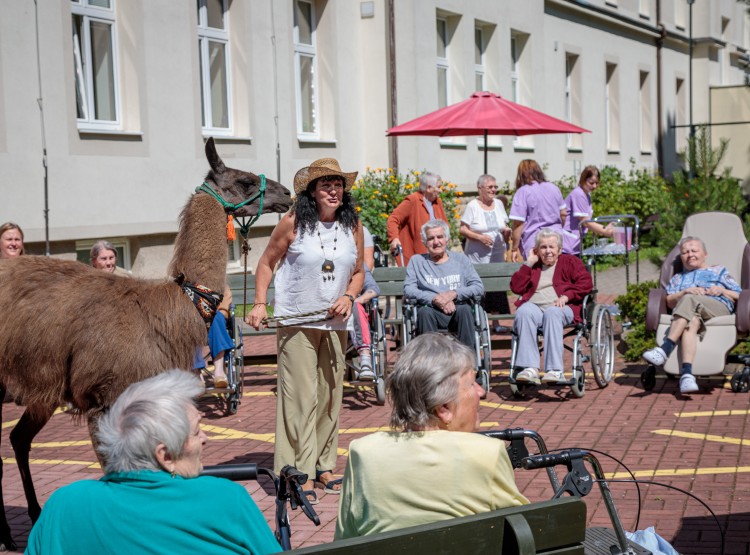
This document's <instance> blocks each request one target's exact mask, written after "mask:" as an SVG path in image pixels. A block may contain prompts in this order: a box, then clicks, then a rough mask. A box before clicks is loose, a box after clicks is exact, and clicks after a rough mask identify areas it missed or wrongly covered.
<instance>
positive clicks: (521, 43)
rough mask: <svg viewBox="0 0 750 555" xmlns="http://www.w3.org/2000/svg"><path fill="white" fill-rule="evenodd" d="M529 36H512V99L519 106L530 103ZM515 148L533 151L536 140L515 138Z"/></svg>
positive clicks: (521, 34)
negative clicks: (527, 53)
mask: <svg viewBox="0 0 750 555" xmlns="http://www.w3.org/2000/svg"><path fill="white" fill-rule="evenodd" d="M529 38H530V37H529V35H527V34H524V33H519V32H517V31H512V30H511V34H510V99H511V100H512V101H513V102H517V103H519V104H525V103H527V102H528V101H529V96H530V94H529V93H528V91H529V87H530V83H529V82H528V79H529V75H530V72H529V71H528V69H529V68H528V63H529V60H528V59H527V58H528V56H527V55H526V51H527V49H526V45H527V44H528V42H529ZM513 146H514V148H523V149H531V148H534V139H533V138H532V137H531V135H526V136H523V137H515V138H514V139H513Z"/></svg>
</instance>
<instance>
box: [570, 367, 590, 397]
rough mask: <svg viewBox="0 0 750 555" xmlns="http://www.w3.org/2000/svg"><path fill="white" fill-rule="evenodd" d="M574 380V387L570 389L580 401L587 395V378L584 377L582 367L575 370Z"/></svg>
mask: <svg viewBox="0 0 750 555" xmlns="http://www.w3.org/2000/svg"><path fill="white" fill-rule="evenodd" d="M573 380H574V381H573V385H571V386H570V389H571V390H572V391H573V395H575V397H576V398H578V399H580V398H581V397H583V396H584V395H585V394H586V376H585V375H584V372H583V367H582V366H581V367H579V368H577V369H574V371H573Z"/></svg>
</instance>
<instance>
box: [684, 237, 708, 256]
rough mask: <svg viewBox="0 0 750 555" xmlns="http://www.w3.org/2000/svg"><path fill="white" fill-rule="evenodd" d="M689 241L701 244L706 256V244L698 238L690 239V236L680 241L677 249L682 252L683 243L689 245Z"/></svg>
mask: <svg viewBox="0 0 750 555" xmlns="http://www.w3.org/2000/svg"><path fill="white" fill-rule="evenodd" d="M690 241H698V242H699V243H700V244H701V247H703V252H705V253H706V254H708V249H707V248H706V243H705V242H704V241H703V239H701V238H700V237H692V236H690V235H688V236H687V237H683V238H682V239H680V242H679V243H677V249H678V250H679V251H682V245H684V244H685V243H689V242H690Z"/></svg>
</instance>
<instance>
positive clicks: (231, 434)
mask: <svg viewBox="0 0 750 555" xmlns="http://www.w3.org/2000/svg"><path fill="white" fill-rule="evenodd" d="M201 428H202V429H203V431H204V432H206V433H209V432H210V433H212V434H216V435H213V436H209V438H208V439H211V440H214V439H254V440H256V441H265V442H266V443H273V441H274V438H275V436H276V434H253V433H251V432H241V431H239V430H232V429H231V428H222V427H220V426H212V425H210V424H201Z"/></svg>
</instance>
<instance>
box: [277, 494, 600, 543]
mask: <svg viewBox="0 0 750 555" xmlns="http://www.w3.org/2000/svg"><path fill="white" fill-rule="evenodd" d="M585 538H586V504H585V503H584V502H583V501H582V500H581V499H579V498H575V497H566V498H562V499H557V500H554V501H544V502H542V503H532V504H530V505H523V506H521V507H509V508H507V509H500V510H497V511H491V512H489V513H483V514H478V515H472V516H467V517H462V518H454V519H450V520H443V521H440V522H434V523H432V524H423V525H420V526H413V527H409V528H403V529H401V530H393V531H390V532H383V533H381V534H373V535H371V536H363V537H359V538H350V539H346V540H341V541H337V542H333V543H326V544H322V545H316V546H313V547H305V548H302V549H295V550H292V551H291V552H290V553H296V554H299V555H312V554H323V553H325V554H329V555H348V554H351V555H375V554H381V553H391V554H394V555H395V554H399V553H409V554H422V553H425V554H427V553H429V554H431V555H432V554H441V555H454V554H455V555H488V554H497V555H500V554H502V555H531V554H537V553H547V554H550V555H551V554H553V553H554V554H555V555H572V554H579V555H583V553H584V546H583V542H584V540H585Z"/></svg>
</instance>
